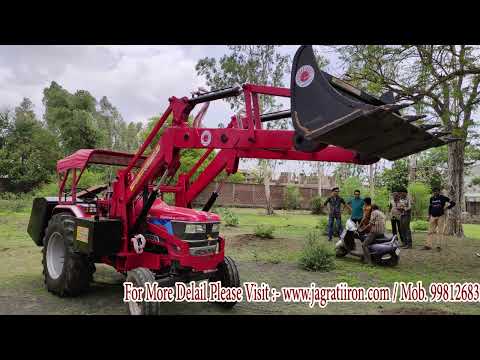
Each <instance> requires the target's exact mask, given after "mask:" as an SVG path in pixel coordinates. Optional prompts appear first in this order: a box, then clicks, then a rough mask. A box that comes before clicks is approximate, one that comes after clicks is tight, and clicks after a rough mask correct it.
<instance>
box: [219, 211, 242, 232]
mask: <svg viewBox="0 0 480 360" xmlns="http://www.w3.org/2000/svg"><path fill="white" fill-rule="evenodd" d="M218 213H219V215H220V216H221V217H222V220H223V223H224V224H225V226H231V227H235V226H238V222H239V220H238V216H237V215H235V213H234V212H233V211H232V210H230V209H228V208H224V209H222V210H218Z"/></svg>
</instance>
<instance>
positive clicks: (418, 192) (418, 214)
mask: <svg viewBox="0 0 480 360" xmlns="http://www.w3.org/2000/svg"><path fill="white" fill-rule="evenodd" d="M408 193H409V194H410V197H411V198H412V202H413V205H412V218H413V219H425V218H426V217H427V213H428V206H429V199H430V187H429V186H427V185H425V184H423V183H420V182H415V183H412V184H410V185H409V186H408Z"/></svg>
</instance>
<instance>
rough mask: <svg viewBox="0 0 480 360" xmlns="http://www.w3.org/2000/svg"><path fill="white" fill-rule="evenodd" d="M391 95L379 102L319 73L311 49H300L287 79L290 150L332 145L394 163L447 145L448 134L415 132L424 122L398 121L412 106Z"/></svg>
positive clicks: (424, 128) (413, 118)
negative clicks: (291, 132)
mask: <svg viewBox="0 0 480 360" xmlns="http://www.w3.org/2000/svg"><path fill="white" fill-rule="evenodd" d="M393 102H394V99H393V94H392V93H387V94H384V95H382V97H380V98H377V97H375V96H372V95H369V94H367V93H365V92H364V91H361V90H359V89H357V88H355V87H353V86H351V85H350V84H348V83H346V82H344V81H343V80H340V79H338V78H336V77H334V76H332V75H330V74H328V73H326V72H324V71H321V70H320V69H319V68H318V65H317V62H316V59H315V56H314V53H313V49H312V47H311V46H301V47H300V48H299V49H298V50H297V52H296V54H295V57H294V60H293V67H292V73H291V111H292V121H293V125H294V127H295V136H294V144H295V148H296V149H297V150H300V151H305V152H313V151H317V150H318V149H321V148H322V147H325V144H331V145H336V146H340V147H343V148H345V149H350V150H354V151H357V152H358V153H360V154H362V155H363V156H366V157H381V158H385V159H388V160H396V159H399V158H402V157H405V156H408V155H410V154H414V153H418V152H420V151H423V150H426V149H429V148H433V147H437V146H442V145H445V144H446V143H448V142H450V141H455V140H456V139H442V138H441V137H442V136H445V135H448V133H439V136H436V134H434V133H429V132H427V130H428V129H430V128H432V127H431V126H430V127H429V126H416V125H414V124H413V122H414V121H416V120H419V119H422V118H424V117H425V116H423V115H420V116H417V115H414V116H402V115H401V114H400V110H401V109H403V108H406V107H408V106H411V105H413V104H412V103H410V104H393Z"/></svg>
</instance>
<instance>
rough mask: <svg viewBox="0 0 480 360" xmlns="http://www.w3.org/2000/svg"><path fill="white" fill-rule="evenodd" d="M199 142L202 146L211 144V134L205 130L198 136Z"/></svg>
mask: <svg viewBox="0 0 480 360" xmlns="http://www.w3.org/2000/svg"><path fill="white" fill-rule="evenodd" d="M200 142H201V143H202V145H203V146H208V145H210V143H211V142H212V133H211V132H210V131H208V130H205V131H204V132H203V133H202V135H200Z"/></svg>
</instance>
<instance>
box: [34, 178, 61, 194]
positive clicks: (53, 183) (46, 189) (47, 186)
mask: <svg viewBox="0 0 480 360" xmlns="http://www.w3.org/2000/svg"><path fill="white" fill-rule="evenodd" d="M33 194H34V196H35V197H44V196H58V183H57V179H56V177H55V176H50V177H49V178H48V180H47V181H46V182H45V183H43V184H42V185H41V186H39V187H38V188H37V189H35V190H34V192H33Z"/></svg>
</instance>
